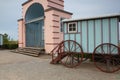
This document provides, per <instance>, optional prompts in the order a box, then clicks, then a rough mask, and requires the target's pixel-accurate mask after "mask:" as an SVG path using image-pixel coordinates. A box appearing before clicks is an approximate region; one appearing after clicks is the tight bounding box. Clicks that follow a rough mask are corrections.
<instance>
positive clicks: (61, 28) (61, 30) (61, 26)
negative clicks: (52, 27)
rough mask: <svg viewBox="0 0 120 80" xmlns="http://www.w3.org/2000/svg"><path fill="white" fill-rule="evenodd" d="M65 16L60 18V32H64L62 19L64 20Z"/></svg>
mask: <svg viewBox="0 0 120 80" xmlns="http://www.w3.org/2000/svg"><path fill="white" fill-rule="evenodd" d="M64 19H65V18H60V32H63V22H62V20H64Z"/></svg>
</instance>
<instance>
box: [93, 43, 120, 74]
mask: <svg viewBox="0 0 120 80" xmlns="http://www.w3.org/2000/svg"><path fill="white" fill-rule="evenodd" d="M92 57H93V61H94V64H95V66H96V67H97V68H98V69H99V70H101V71H103V72H107V73H113V72H116V71H118V70H119V69H120V48H119V47H118V46H116V45H114V44H110V43H104V44H101V45H99V46H97V47H96V48H95V50H94V52H93V56H92Z"/></svg>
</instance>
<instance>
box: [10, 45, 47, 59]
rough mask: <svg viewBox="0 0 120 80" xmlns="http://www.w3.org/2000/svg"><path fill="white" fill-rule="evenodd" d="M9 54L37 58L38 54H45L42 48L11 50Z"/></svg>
mask: <svg viewBox="0 0 120 80" xmlns="http://www.w3.org/2000/svg"><path fill="white" fill-rule="evenodd" d="M11 52H15V53H20V54H25V55H30V56H34V57H38V56H39V55H40V54H44V53H45V49H43V48H31V47H30V48H29V47H25V48H18V49H15V50H12V51H11Z"/></svg>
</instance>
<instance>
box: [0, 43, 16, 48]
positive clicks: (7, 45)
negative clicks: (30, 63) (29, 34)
mask: <svg viewBox="0 0 120 80" xmlns="http://www.w3.org/2000/svg"><path fill="white" fill-rule="evenodd" d="M2 48H3V49H16V48H18V44H3V46H2Z"/></svg>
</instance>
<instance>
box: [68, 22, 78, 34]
mask: <svg viewBox="0 0 120 80" xmlns="http://www.w3.org/2000/svg"><path fill="white" fill-rule="evenodd" d="M75 32H77V23H76V22H73V23H68V33H75Z"/></svg>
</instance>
